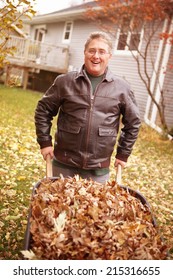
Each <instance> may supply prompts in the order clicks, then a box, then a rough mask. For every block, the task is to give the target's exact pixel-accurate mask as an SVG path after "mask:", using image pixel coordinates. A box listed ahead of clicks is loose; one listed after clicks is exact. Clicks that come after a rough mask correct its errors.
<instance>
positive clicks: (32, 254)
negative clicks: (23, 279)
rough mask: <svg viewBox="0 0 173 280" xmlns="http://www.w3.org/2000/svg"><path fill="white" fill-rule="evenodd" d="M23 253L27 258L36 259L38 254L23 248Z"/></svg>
mask: <svg viewBox="0 0 173 280" xmlns="http://www.w3.org/2000/svg"><path fill="white" fill-rule="evenodd" d="M21 253H22V255H23V256H24V258H26V259H28V260H35V259H36V255H35V254H34V252H33V251H32V250H22V251H21Z"/></svg>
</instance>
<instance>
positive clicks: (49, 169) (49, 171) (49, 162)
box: [46, 154, 53, 178]
mask: <svg viewBox="0 0 173 280" xmlns="http://www.w3.org/2000/svg"><path fill="white" fill-rule="evenodd" d="M52 176H53V174H52V160H51V156H50V154H48V155H47V157H46V178H50V177H52Z"/></svg>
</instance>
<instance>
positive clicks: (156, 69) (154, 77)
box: [144, 19, 168, 128]
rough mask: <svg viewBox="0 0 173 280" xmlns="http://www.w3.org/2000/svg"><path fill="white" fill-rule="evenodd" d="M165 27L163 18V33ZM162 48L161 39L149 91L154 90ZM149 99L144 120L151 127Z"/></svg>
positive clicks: (166, 23) (149, 99)
mask: <svg viewBox="0 0 173 280" xmlns="http://www.w3.org/2000/svg"><path fill="white" fill-rule="evenodd" d="M167 27H168V20H167V19H165V21H164V25H163V30H162V32H163V33H164V32H166V30H167ZM163 48H164V42H163V40H160V43H159V48H158V52H157V58H156V61H155V65H154V70H153V75H152V78H151V85H150V90H151V92H153V91H154V87H155V83H156V78H157V73H158V69H159V64H160V58H161V55H162V52H163ZM151 101H152V100H151V97H150V96H148V99H147V104H146V110H145V115H144V121H145V122H146V123H147V124H148V125H149V126H152V127H153V126H154V124H153V123H152V122H151V121H150V120H149V117H148V116H149V112H150V106H151ZM153 128H154V127H153Z"/></svg>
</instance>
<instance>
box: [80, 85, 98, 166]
mask: <svg viewBox="0 0 173 280" xmlns="http://www.w3.org/2000/svg"><path fill="white" fill-rule="evenodd" d="M99 85H100V83H99V84H98V85H97V86H96V89H95V92H94V93H91V106H90V112H89V120H88V129H87V140H86V149H85V156H84V160H83V167H86V164H87V154H88V153H87V152H88V144H89V136H90V127H91V120H92V112H93V106H94V100H95V95H96V92H97V88H98V86H99ZM90 92H91V91H90Z"/></svg>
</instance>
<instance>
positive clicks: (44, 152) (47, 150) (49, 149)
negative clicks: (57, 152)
mask: <svg viewBox="0 0 173 280" xmlns="http://www.w3.org/2000/svg"><path fill="white" fill-rule="evenodd" d="M41 154H42V156H43V158H44V160H46V158H47V155H50V157H51V158H53V157H54V153H53V147H52V146H50V147H46V148H43V149H41Z"/></svg>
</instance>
